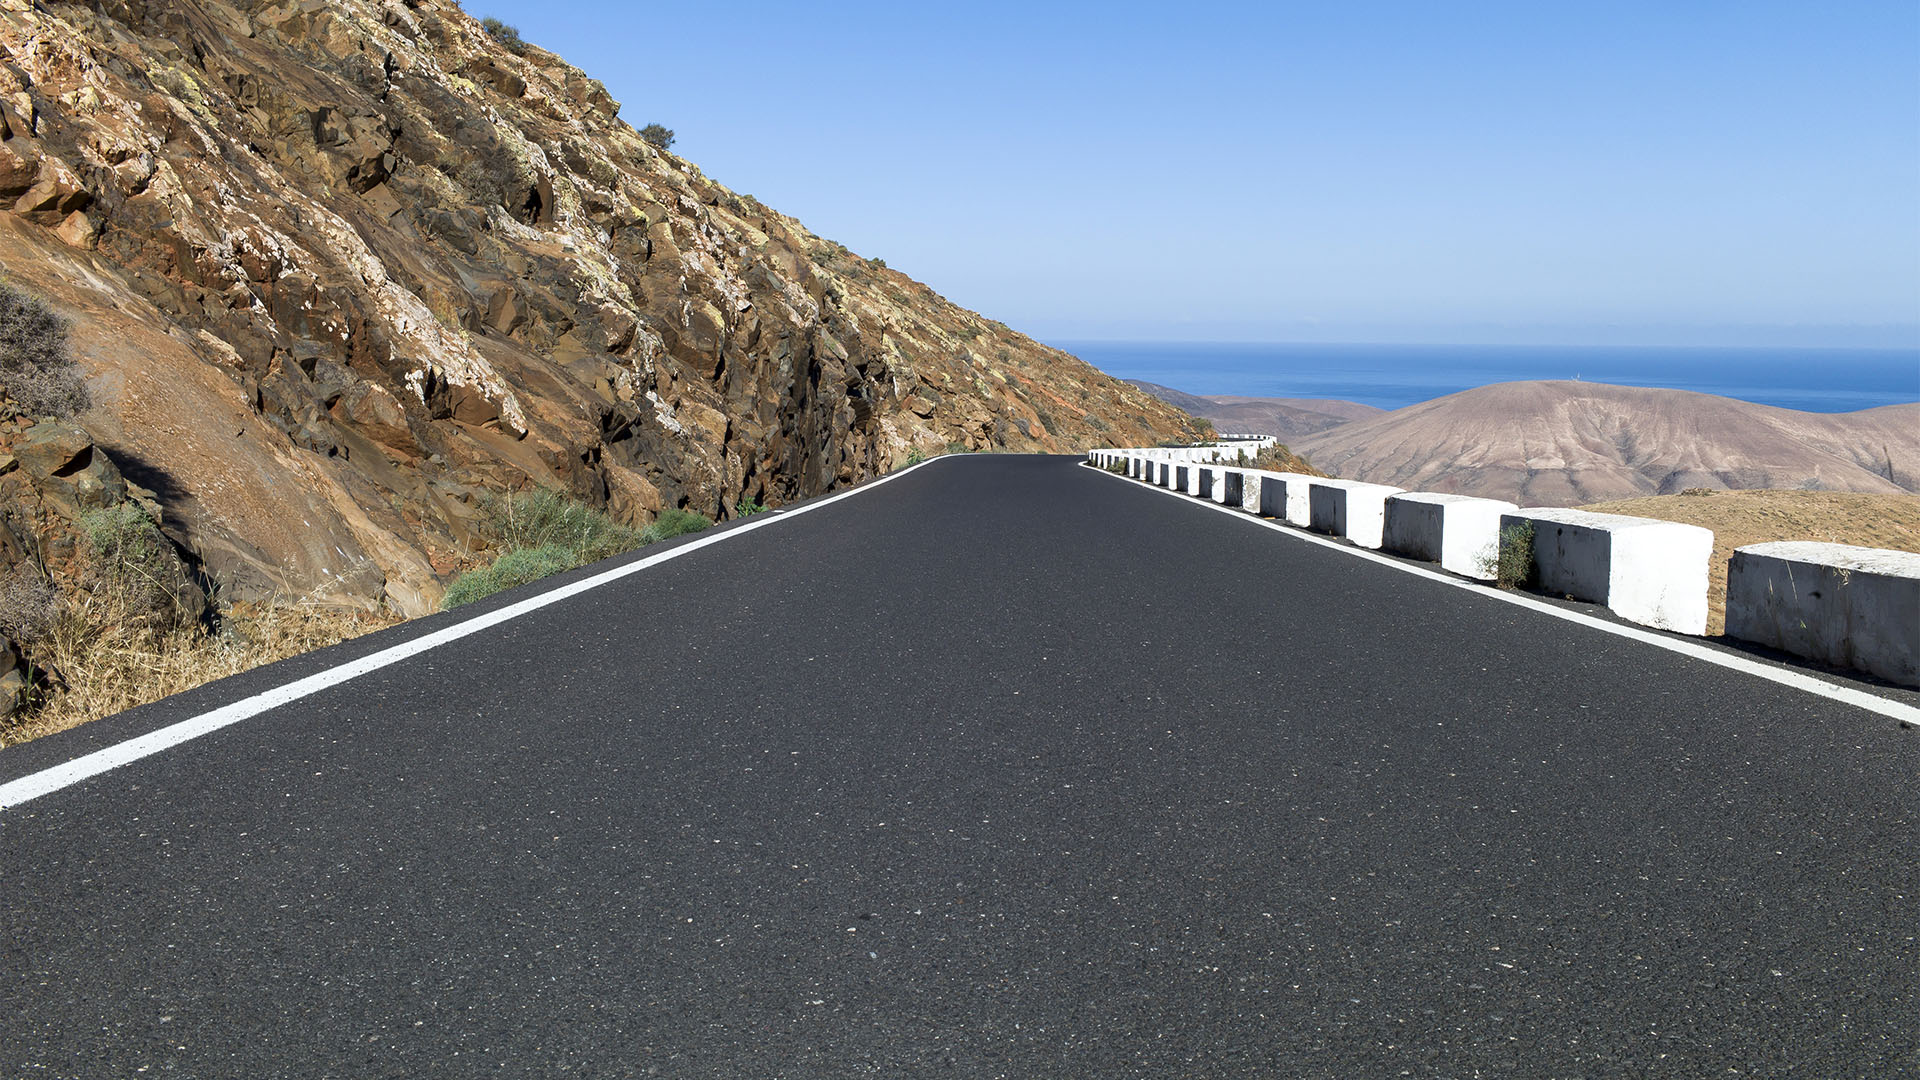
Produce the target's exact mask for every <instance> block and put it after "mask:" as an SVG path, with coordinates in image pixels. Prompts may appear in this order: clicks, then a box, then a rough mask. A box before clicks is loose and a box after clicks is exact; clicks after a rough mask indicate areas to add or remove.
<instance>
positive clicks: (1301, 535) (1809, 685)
mask: <svg viewBox="0 0 1920 1080" xmlns="http://www.w3.org/2000/svg"><path fill="white" fill-rule="evenodd" d="M1087 467H1088V468H1090V469H1092V470H1093V471H1094V472H1097V473H1099V474H1100V475H1102V476H1109V477H1112V478H1113V479H1115V480H1122V481H1125V482H1126V483H1129V484H1133V485H1135V486H1137V487H1143V488H1146V489H1147V490H1149V491H1158V492H1161V493H1162V494H1166V495H1174V496H1178V497H1180V498H1181V499H1182V500H1184V501H1186V502H1189V503H1191V504H1193V505H1195V506H1203V507H1206V508H1207V509H1209V510H1218V511H1219V512H1220V513H1223V514H1231V515H1233V516H1234V517H1235V518H1238V519H1240V520H1242V521H1250V522H1252V523H1253V524H1255V525H1263V526H1265V527H1267V528H1269V529H1272V530H1273V531H1275V532H1278V533H1283V534H1285V535H1287V536H1291V537H1294V538H1296V539H1300V540H1305V541H1307V542H1308V543H1312V544H1319V545H1320V546H1321V547H1327V548H1332V549H1333V550H1335V551H1341V552H1345V553H1346V554H1348V555H1353V556H1357V557H1359V558H1362V559H1366V560H1367V561H1369V562H1376V563H1379V564H1380V565H1382V566H1390V567H1392V568H1394V569H1395V570H1399V571H1401V572H1402V573H1407V574H1412V575H1414V576H1415V577H1423V578H1427V579H1428V580H1430V581H1438V582H1440V583H1441V584H1443V585H1451V586H1453V587H1454V588H1457V589H1464V590H1466V591H1467V592H1469V593H1472V594H1473V595H1475V596H1484V597H1486V598H1487V599H1489V600H1498V601H1501V602H1502V603H1507V604H1515V605H1518V606H1520V607H1524V608H1530V609H1532V610H1534V611H1538V612H1542V613H1544V614H1547V615H1551V616H1553V617H1554V618H1556V619H1565V620H1566V621H1568V622H1572V623H1579V624H1580V625H1582V626H1590V627H1592V628H1594V629H1595V630H1601V631H1604V632H1606V633H1609V634H1613V635H1614V636H1616V637H1623V638H1629V639H1631V640H1634V641H1639V642H1644V643H1645V644H1648V645H1653V646H1656V647H1658V648H1662V649H1665V650H1667V651H1668V652H1675V653H1679V654H1680V655H1682V656H1686V657H1690V658H1691V659H1694V660H1704V661H1706V662H1707V663H1709V664H1718V665H1719V666H1721V667H1723V668H1731V669H1733V670H1734V671H1740V672H1745V673H1746V674H1748V675H1757V676H1759V677H1760V678H1762V679H1766V680H1769V681H1771V682H1776V683H1779V684H1780V685H1782V686H1791V687H1793V688H1794V689H1796V690H1805V691H1806V692H1807V693H1809V694H1818V695H1820V696H1821V697H1825V698H1831V699H1833V700H1835V701H1840V702H1845V703H1846V704H1848V705H1854V706H1857V707H1859V708H1862V709H1867V710H1870V711H1872V712H1876V713H1879V714H1880V715H1882V716H1885V717H1889V718H1891V719H1894V720H1898V721H1900V722H1901V723H1903V724H1908V725H1912V726H1920V708H1915V707H1914V706H1912V705H1908V704H1905V703H1904V702H1899V701H1892V700H1889V699H1887V698H1883V697H1881V696H1879V695H1878V694H1870V693H1867V692H1866V691H1864V690H1856V689H1854V688H1853V687H1851V686H1842V685H1840V684H1839V683H1835V682H1829V681H1827V680H1826V679H1822V678H1818V677H1816V676H1813V675H1808V674H1805V673H1804V672H1799V671H1793V670H1791V669H1788V668H1784V667H1776V666H1774V665H1772V664H1769V663H1767V662H1765V661H1763V660H1755V659H1752V658H1750V657H1745V656H1736V655H1732V654H1729V653H1724V652H1721V651H1720V650H1718V649H1710V648H1708V647H1707V646H1706V645H1703V644H1699V643H1697V642H1692V641H1687V640H1685V639H1683V638H1672V637H1667V636H1666V635H1664V634H1660V633H1657V632H1655V631H1652V630H1642V629H1640V628H1638V627H1634V626H1623V625H1621V624H1619V623H1612V622H1607V621H1606V620H1604V619H1596V618H1594V617H1593V616H1591V615H1587V614H1584V613H1582V612H1578V611H1568V610H1567V609H1565V608H1562V607H1557V606H1555V605H1553V604H1549V603H1546V602H1545V601H1542V600H1539V599H1536V598H1534V597H1531V596H1528V595H1527V594H1525V593H1518V592H1509V591H1508V590H1506V589H1496V588H1493V587H1491V586H1489V585H1485V584H1482V583H1480V582H1475V581H1469V580H1467V579H1466V578H1461V577H1455V576H1453V575H1452V574H1448V573H1444V572H1442V571H1439V570H1429V569H1427V568H1426V567H1424V566H1409V565H1408V564H1406V563H1403V562H1401V561H1400V560H1398V559H1393V558H1388V557H1387V556H1385V555H1381V554H1379V553H1378V552H1374V551H1369V550H1367V549H1366V548H1361V547H1354V546H1352V545H1351V544H1343V543H1340V542H1338V541H1336V540H1333V539H1331V538H1329V537H1325V536H1318V535H1315V534H1313V533H1310V532H1307V531H1305V530H1304V529H1299V528H1295V527H1294V526H1291V525H1282V524H1280V523H1279V522H1275V521H1268V520H1267V519H1265V518H1260V517H1255V516H1253V515H1252V514H1249V513H1247V512H1246V511H1245V510H1241V509H1239V508H1237V507H1232V506H1222V505H1220V504H1219V503H1216V502H1213V501H1212V500H1209V499H1201V498H1198V497H1195V496H1191V495H1186V494H1184V493H1182V492H1178V491H1174V490H1172V489H1171V488H1163V487H1160V486H1159V485H1157V484H1149V483H1147V482H1146V481H1144V480H1135V479H1134V478H1133V477H1130V476H1121V475H1119V474H1117V473H1110V472H1107V471H1106V470H1105V469H1102V468H1099V467H1097V466H1087Z"/></svg>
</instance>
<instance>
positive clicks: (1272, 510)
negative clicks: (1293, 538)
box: [1259, 472, 1313, 529]
mask: <svg viewBox="0 0 1920 1080" xmlns="http://www.w3.org/2000/svg"><path fill="white" fill-rule="evenodd" d="M1259 475H1260V509H1259V512H1260V513H1262V514H1265V515H1267V516H1268V517H1272V518H1278V519H1279V520H1281V521H1284V522H1286V523H1287V524H1289V525H1297V526H1299V527H1300V528H1303V529H1304V528H1306V527H1307V526H1308V525H1309V524H1310V523H1311V522H1312V512H1311V511H1312V507H1311V504H1310V502H1309V500H1308V497H1307V496H1308V489H1309V488H1310V487H1311V486H1312V485H1313V478H1312V477H1310V476H1302V475H1300V474H1298V473H1272V472H1262V473H1260V474H1259Z"/></svg>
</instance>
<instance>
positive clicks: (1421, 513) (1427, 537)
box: [1380, 491, 1520, 581]
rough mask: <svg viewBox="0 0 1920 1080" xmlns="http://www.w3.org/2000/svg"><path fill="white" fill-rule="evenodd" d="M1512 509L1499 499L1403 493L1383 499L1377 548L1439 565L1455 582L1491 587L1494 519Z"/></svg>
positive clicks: (1496, 548) (1496, 540) (1496, 544)
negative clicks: (1486, 583)
mask: <svg viewBox="0 0 1920 1080" xmlns="http://www.w3.org/2000/svg"><path fill="white" fill-rule="evenodd" d="M1518 509H1520V508H1519V507H1518V506H1516V505H1514V504H1513V503H1510V502H1503V501H1501V500H1499V499H1478V498H1475V497H1473V496H1471V495H1443V494H1439V493H1436V492H1430V491H1403V492H1401V493H1400V494H1398V495H1390V496H1388V497H1387V509H1386V521H1385V524H1384V525H1383V526H1382V528H1381V533H1380V546H1381V547H1382V548H1383V549H1385V550H1387V551H1391V552H1393V553H1394V554H1396V555H1406V556H1408V557H1410V558H1415V559H1424V560H1425V561H1427V562H1434V563H1439V564H1440V568H1441V569H1442V570H1446V571H1447V572H1449V573H1454V574H1459V575H1460V576H1461V577H1470V578H1477V579H1479V580H1481V581H1492V580H1493V579H1494V576H1495V574H1494V570H1495V567H1496V565H1497V560H1498V558H1499V555H1500V515H1501V514H1508V513H1512V512H1514V511H1516V510H1518Z"/></svg>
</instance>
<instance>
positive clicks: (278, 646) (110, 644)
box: [0, 590, 400, 746]
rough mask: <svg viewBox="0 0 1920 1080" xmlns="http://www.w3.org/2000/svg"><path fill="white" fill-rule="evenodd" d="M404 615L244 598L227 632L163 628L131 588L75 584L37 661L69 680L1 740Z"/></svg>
mask: <svg viewBox="0 0 1920 1080" xmlns="http://www.w3.org/2000/svg"><path fill="white" fill-rule="evenodd" d="M398 621H400V620H399V619H398V618H397V617H395V616H392V615H389V614H386V613H384V612H382V613H377V614H376V613H368V612H364V611H356V610H348V609H343V608H338V607H329V606H327V605H324V604H321V603H317V602H314V601H311V600H297V601H287V602H281V603H268V604H258V605H254V604H248V605H237V606H234V607H231V608H229V609H227V610H226V611H225V612H224V613H223V616H222V618H221V620H220V631H219V632H218V633H216V634H209V633H207V632H206V631H205V630H204V629H203V628H201V627H200V626H198V625H194V626H188V627H182V628H176V629H171V630H167V631H164V632H161V633H155V632H153V631H152V630H150V629H148V628H147V627H146V626H145V625H143V622H142V619H141V618H140V617H139V614H138V613H137V612H135V611H133V610H130V609H129V607H128V604H127V602H126V600H125V597H124V594H122V593H116V592H113V591H109V590H101V591H95V592H84V591H77V590H76V591H74V592H73V593H70V594H69V595H68V596H67V599H66V607H65V611H64V612H63V613H62V615H61V617H60V619H59V621H58V623H57V624H56V625H55V626H54V627H53V628H52V630H51V631H50V632H49V633H48V634H47V635H46V637H45V639H44V640H42V641H40V642H37V643H36V648H35V649H34V650H33V659H34V660H35V661H36V662H37V663H39V664H41V665H44V666H46V667H50V668H52V669H53V670H55V671H58V672H59V673H60V674H61V676H62V678H63V680H64V685H63V686H61V687H60V688H58V689H56V690H55V691H54V692H53V693H52V694H51V695H49V696H48V697H47V698H46V699H45V700H43V701H42V702H40V703H39V704H38V705H37V706H36V707H34V708H32V709H30V710H29V711H28V712H27V713H26V714H24V715H21V716H16V717H13V718H11V719H9V720H4V721H0V746H11V745H13V744H14V743H21V742H26V741H27V740H28V739H35V738H38V737H40V736H42V735H51V734H53V733H54V732H56V731H65V730H66V729H68V728H71V727H77V726H79V725H80V724H84V723H86V722H87V721H89V720H97V719H99V718H100V717H103V716H110V715H112V714H113V713H117V712H122V711H124V710H127V709H131V708H133V707H135V706H137V705H145V704H147V703H148V702H152V701H158V700H160V699H161V698H163V697H166V696H168V695H170V694H178V693H181V692H182V691H186V690H191V689H193V688H194V687H196V686H200V685H203V684H205V683H210V682H213V681H214V680H215V679H223V678H226V677H227V676H229V675H237V674H239V673H240V672H242V671H246V670H249V669H251V668H256V667H259V666H260V665H262V664H270V663H272V662H273V661H275V660H284V659H286V658H287V657H289V656H298V655H300V654H301V653H306V652H312V651H313V650H315V649H323V648H326V647H327V646H329V645H334V644H338V643H339V642H342V641H345V640H347V639H348V638H354V637H358V636H360V635H361V634H364V633H367V632H369V631H372V630H378V629H381V628H382V627H386V626H391V625H393V624H394V623H396V622H398Z"/></svg>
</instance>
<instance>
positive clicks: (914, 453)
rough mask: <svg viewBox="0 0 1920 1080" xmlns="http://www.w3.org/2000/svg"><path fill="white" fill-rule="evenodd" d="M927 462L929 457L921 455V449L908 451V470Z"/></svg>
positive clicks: (915, 448)
mask: <svg viewBox="0 0 1920 1080" xmlns="http://www.w3.org/2000/svg"><path fill="white" fill-rule="evenodd" d="M925 460H927V455H925V454H923V453H921V452H920V448H919V447H917V446H916V447H914V448H913V449H911V450H909V451H907V467H908V468H912V467H913V466H915V465H918V464H920V463H921V462H923V461H925Z"/></svg>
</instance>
